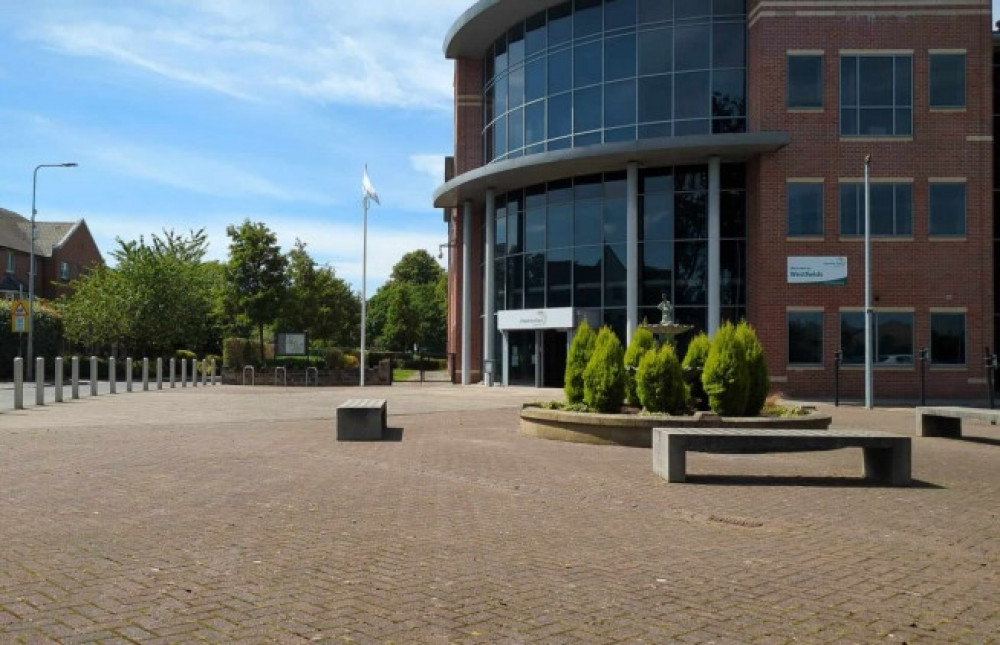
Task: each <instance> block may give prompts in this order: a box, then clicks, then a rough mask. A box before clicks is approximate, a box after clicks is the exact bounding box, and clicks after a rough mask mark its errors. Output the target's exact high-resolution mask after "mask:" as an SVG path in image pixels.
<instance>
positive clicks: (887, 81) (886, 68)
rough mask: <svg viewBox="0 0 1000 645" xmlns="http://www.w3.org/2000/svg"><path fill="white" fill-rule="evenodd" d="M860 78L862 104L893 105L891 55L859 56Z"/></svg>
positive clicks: (859, 96) (859, 95)
mask: <svg viewBox="0 0 1000 645" xmlns="http://www.w3.org/2000/svg"><path fill="white" fill-rule="evenodd" d="M858 80H859V94H858V98H859V100H860V104H861V105H892V96H893V94H892V92H893V60H892V57H891V56H859V57H858Z"/></svg>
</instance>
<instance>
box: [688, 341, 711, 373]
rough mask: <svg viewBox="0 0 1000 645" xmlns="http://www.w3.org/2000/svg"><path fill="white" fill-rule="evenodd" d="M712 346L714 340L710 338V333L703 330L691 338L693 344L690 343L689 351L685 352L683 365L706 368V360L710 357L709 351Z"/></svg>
mask: <svg viewBox="0 0 1000 645" xmlns="http://www.w3.org/2000/svg"><path fill="white" fill-rule="evenodd" d="M711 348H712V341H711V340H709V338H708V334H706V333H705V332H701V333H700V334H698V335H697V336H695V337H694V338H693V339H691V344H690V345H688V348H687V353H686V354H684V362H683V363H682V364H681V367H697V368H698V369H704V368H705V361H706V360H707V359H708V351H709V350H710V349H711Z"/></svg>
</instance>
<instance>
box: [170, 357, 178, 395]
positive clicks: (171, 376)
mask: <svg viewBox="0 0 1000 645" xmlns="http://www.w3.org/2000/svg"><path fill="white" fill-rule="evenodd" d="M175 362H176V359H173V358H171V359H170V387H171V388H174V387H177V386H176V385H175V384H174V363H175Z"/></svg>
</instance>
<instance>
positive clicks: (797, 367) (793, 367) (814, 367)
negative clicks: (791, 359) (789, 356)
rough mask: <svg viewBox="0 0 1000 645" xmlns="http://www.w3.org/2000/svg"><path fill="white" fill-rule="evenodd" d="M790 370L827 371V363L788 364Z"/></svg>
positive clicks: (787, 367) (787, 368)
mask: <svg viewBox="0 0 1000 645" xmlns="http://www.w3.org/2000/svg"><path fill="white" fill-rule="evenodd" d="M785 369H786V370H788V371H789V372H825V371H826V366H825V365H786V366H785Z"/></svg>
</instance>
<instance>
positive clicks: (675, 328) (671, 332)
mask: <svg viewBox="0 0 1000 645" xmlns="http://www.w3.org/2000/svg"><path fill="white" fill-rule="evenodd" d="M656 308H657V309H659V310H660V313H661V314H662V315H661V318H660V322H659V324H656V325H650V324H649V323H643V324H642V326H643V327H645V328H646V329H648V330H649V331H651V332H652V333H653V335H654V336H657V337H660V336H666V337H667V340H668V341H670V342H671V343H672V342H673V341H674V337H675V336H679V335H680V334H683V333H684V332H687V331H690V330H691V329H693V328H694V325H681V324H678V323H675V322H674V305H673V304H671V302H670V301H669V300H667V294H665V293H664V294H663V301H662V302H661V303H660V304H658V305H656Z"/></svg>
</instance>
